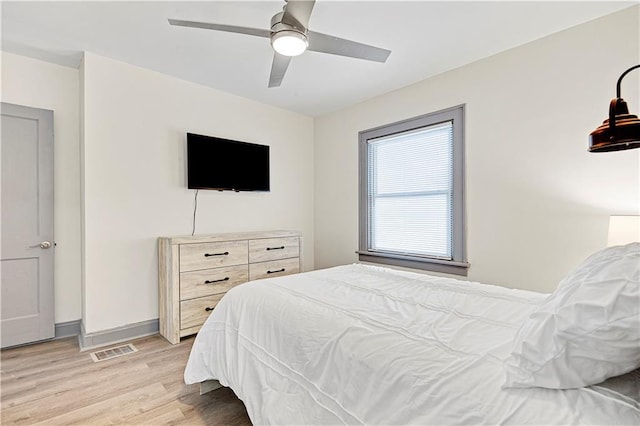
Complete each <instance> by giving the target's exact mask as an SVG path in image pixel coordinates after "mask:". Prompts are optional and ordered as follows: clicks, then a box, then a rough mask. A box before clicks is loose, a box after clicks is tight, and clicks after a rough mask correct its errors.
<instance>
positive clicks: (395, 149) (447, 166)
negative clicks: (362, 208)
mask: <svg viewBox="0 0 640 426" xmlns="http://www.w3.org/2000/svg"><path fill="white" fill-rule="evenodd" d="M367 156H368V162H367V164H368V170H367V172H368V188H367V190H368V203H369V206H368V207H369V209H368V212H369V218H368V219H369V229H368V233H369V238H368V241H369V250H371V251H384V252H393V253H398V254H412V255H419V256H427V257H435V258H440V259H452V222H453V217H452V211H453V209H452V204H453V122H452V121H447V122H444V123H439V124H435V125H431V126H428V127H423V128H420V129H417V130H410V131H406V132H402V133H398V134H394V135H389V136H384V137H380V138H377V139H371V140H369V141H368V144H367Z"/></svg>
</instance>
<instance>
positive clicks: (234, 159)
mask: <svg viewBox="0 0 640 426" xmlns="http://www.w3.org/2000/svg"><path fill="white" fill-rule="evenodd" d="M187 184H188V187H189V189H215V190H218V191H236V192H237V191H269V190H270V187H269V146H267V145H258V144H254V143H248V142H240V141H234V140H230V139H223V138H217V137H212V136H203V135H196V134H193V133H187Z"/></svg>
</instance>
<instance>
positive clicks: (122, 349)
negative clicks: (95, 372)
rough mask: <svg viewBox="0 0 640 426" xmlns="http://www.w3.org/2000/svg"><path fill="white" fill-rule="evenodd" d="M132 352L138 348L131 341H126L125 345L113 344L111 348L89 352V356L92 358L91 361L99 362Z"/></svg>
mask: <svg viewBox="0 0 640 426" xmlns="http://www.w3.org/2000/svg"><path fill="white" fill-rule="evenodd" d="M134 352H138V350H137V349H136V347H135V346H133V345H132V344H131V343H128V344H126V345H122V346H115V347H113V348H109V349H105V350H102V351H96V352H91V358H93V362H100V361H106V360H108V359H113V358H117V357H119V356H123V355H128V354H132V353H134Z"/></svg>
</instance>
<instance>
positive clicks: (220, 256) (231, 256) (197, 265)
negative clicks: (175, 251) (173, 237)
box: [180, 241, 248, 272]
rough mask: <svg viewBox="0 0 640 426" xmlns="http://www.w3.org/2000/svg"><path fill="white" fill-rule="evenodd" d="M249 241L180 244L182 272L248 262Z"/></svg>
mask: <svg viewBox="0 0 640 426" xmlns="http://www.w3.org/2000/svg"><path fill="white" fill-rule="evenodd" d="M247 251H248V243H247V241H225V242H221V243H200V244H181V245H180V272H185V271H195V270H199V269H210V268H216V267H220V266H232V265H242V264H245V263H247V261H248V256H247Z"/></svg>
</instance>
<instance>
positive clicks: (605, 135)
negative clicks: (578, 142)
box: [589, 65, 640, 152]
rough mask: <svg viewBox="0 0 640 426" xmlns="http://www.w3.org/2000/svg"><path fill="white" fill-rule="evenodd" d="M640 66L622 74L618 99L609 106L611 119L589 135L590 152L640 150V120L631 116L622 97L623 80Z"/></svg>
mask: <svg viewBox="0 0 640 426" xmlns="http://www.w3.org/2000/svg"><path fill="white" fill-rule="evenodd" d="M637 68H640V65H634V66H632V67H631V68H629V69H628V70H626V71H625V72H623V73H622V75H621V76H620V78H619V79H618V84H617V85H616V98H615V99H613V100H612V101H611V103H610V105H609V118H608V119H606V120H604V122H603V123H602V125H601V126H599V127H598V128H597V129H595V130H594V131H593V132H591V134H590V135H589V152H608V151H620V150H623V149H633V148H640V119H638V116H637V115H633V114H629V108H628V107H627V103H626V102H625V101H624V99H622V97H621V95H620V86H621V84H622V79H623V78H624V77H625V76H626V75H627V74H628V73H629V72H631V71H633V70H634V69H637Z"/></svg>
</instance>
